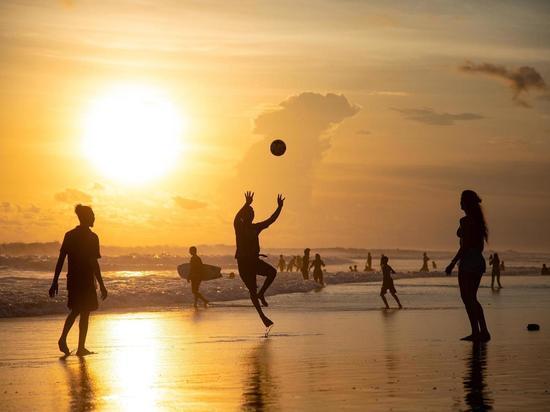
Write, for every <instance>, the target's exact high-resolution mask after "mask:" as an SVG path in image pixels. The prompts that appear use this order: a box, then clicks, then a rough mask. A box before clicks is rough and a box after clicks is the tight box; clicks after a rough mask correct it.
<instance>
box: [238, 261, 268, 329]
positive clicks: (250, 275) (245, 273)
mask: <svg viewBox="0 0 550 412" xmlns="http://www.w3.org/2000/svg"><path fill="white" fill-rule="evenodd" d="M238 264H239V276H240V277H241V279H242V281H243V282H244V284H245V286H246V287H247V289H248V292H249V293H250V300H251V301H252V304H253V305H254V307H255V308H256V312H258V315H260V319H262V322H263V323H264V325H265V326H266V327H269V326H271V325H273V322H272V321H271V319H269V318H268V317H267V316H266V315H265V314H264V312H263V311H262V308H261V306H260V301H259V300H258V294H257V292H256V291H257V288H258V287H257V285H256V264H255V262H248V261H245V262H239V261H238Z"/></svg>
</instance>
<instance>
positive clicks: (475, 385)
mask: <svg viewBox="0 0 550 412" xmlns="http://www.w3.org/2000/svg"><path fill="white" fill-rule="evenodd" d="M466 362H467V373H466V374H465V375H464V392H465V396H464V400H465V401H466V405H468V406H469V410H471V411H489V410H491V409H493V407H492V406H491V405H492V403H493V400H492V399H491V398H490V397H489V394H488V393H487V390H486V387H487V384H486V383H485V372H486V370H487V345H486V344H484V343H474V344H472V352H471V353H470V355H469V356H468V357H467V358H466Z"/></svg>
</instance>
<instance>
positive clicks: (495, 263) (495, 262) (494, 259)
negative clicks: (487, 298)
mask: <svg viewBox="0 0 550 412" xmlns="http://www.w3.org/2000/svg"><path fill="white" fill-rule="evenodd" d="M489 265H491V266H492V270H491V289H494V288H495V279H496V281H497V284H498V287H499V288H502V285H501V284H500V258H499V256H498V253H494V254H492V255H491V256H489Z"/></svg>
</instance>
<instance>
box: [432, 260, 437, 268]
mask: <svg viewBox="0 0 550 412" xmlns="http://www.w3.org/2000/svg"><path fill="white" fill-rule="evenodd" d="M432 269H434V270H435V269H437V264H436V263H435V260H432Z"/></svg>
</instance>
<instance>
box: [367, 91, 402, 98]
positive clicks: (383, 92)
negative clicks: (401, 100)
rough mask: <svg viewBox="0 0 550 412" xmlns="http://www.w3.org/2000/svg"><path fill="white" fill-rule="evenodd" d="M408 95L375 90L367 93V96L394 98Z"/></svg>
mask: <svg viewBox="0 0 550 412" xmlns="http://www.w3.org/2000/svg"><path fill="white" fill-rule="evenodd" d="M410 95H411V94H410V93H407V92H399V91H391V90H376V91H373V92H370V93H369V96H395V97H405V96H410Z"/></svg>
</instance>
